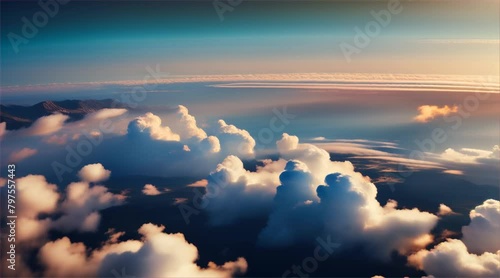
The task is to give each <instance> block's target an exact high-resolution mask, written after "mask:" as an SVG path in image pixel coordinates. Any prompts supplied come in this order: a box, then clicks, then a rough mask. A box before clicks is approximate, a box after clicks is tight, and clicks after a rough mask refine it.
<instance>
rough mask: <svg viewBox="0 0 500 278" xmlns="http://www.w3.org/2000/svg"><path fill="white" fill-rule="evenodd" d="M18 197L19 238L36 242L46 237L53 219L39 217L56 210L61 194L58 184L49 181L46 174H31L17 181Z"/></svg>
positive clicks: (22, 240)
mask: <svg viewBox="0 0 500 278" xmlns="http://www.w3.org/2000/svg"><path fill="white" fill-rule="evenodd" d="M16 186H17V197H18V206H17V214H18V225H19V227H23V228H22V229H18V231H17V234H16V235H17V240H19V241H20V242H31V243H33V244H36V243H37V242H38V241H40V240H42V239H43V238H45V236H46V233H47V231H48V230H49V228H50V225H51V220H50V219H48V218H45V219H39V216H40V215H41V214H52V213H55V212H56V209H57V204H58V200H59V198H60V194H59V193H58V192H57V186H56V185H55V184H50V183H48V182H47V180H46V179H45V177H44V176H38V175H29V176H26V177H21V178H18V179H17V181H16Z"/></svg>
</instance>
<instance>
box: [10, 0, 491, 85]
mask: <svg viewBox="0 0 500 278" xmlns="http://www.w3.org/2000/svg"><path fill="white" fill-rule="evenodd" d="M354 2H355V4H354ZM402 5H403V11H402V12H401V13H400V14H397V15H393V17H392V20H391V22H390V24H389V25H388V26H387V27H385V28H383V29H382V32H381V34H380V36H377V37H375V38H373V40H372V42H371V44H370V45H369V46H368V47H366V48H365V49H363V50H362V52H361V53H360V54H357V55H354V56H353V57H352V62H351V63H348V62H346V60H345V58H344V56H343V55H342V52H341V50H340V47H339V44H340V43H341V42H348V43H352V40H353V37H354V35H355V31H354V28H355V27H359V28H364V26H365V24H366V23H368V22H370V21H371V20H373V18H372V16H371V14H370V11H372V10H373V11H379V10H382V9H385V8H386V7H387V2H386V1H330V2H328V1H313V2H311V1H309V2H301V1H300V2H299V1H295V2H290V1H288V2H284V1H281V2H274V1H243V2H242V3H241V4H240V5H239V6H237V7H235V9H234V11H232V12H226V13H225V14H224V20H223V21H221V20H220V19H219V17H218V15H217V13H216V11H215V9H214V7H213V5H212V1H199V2H192V1H183V2H174V1H154V2H147V1H140V2H133V1H126V2H122V1H112V2H109V1H108V2H104V1H87V2H86V3H83V2H76V1H73V2H69V3H68V4H66V5H64V6H60V9H59V13H58V14H56V15H55V16H54V17H53V18H50V19H49V22H48V24H47V25H46V26H45V27H43V28H40V30H39V32H38V34H37V35H36V36H35V37H34V38H32V39H29V42H28V43H27V44H25V45H20V46H19V53H15V52H14V50H13V48H12V46H11V43H10V41H9V39H8V37H7V36H8V34H9V33H10V32H13V33H16V34H21V28H22V26H23V23H22V21H21V18H22V17H27V18H29V19H31V18H32V16H33V14H34V13H35V12H37V11H39V10H41V9H40V7H39V6H38V5H37V4H36V3H34V2H25V1H23V2H2V11H1V15H2V19H1V23H2V30H1V38H2V42H1V46H2V50H1V54H2V59H1V66H2V71H1V83H2V86H10V85H27V84H47V83H64V82H93V81H111V80H130V79H142V77H143V76H144V72H145V67H146V66H148V65H155V64H161V65H162V69H164V71H167V72H169V73H170V74H172V75H200V74H201V75H205V74H245V73H290V72H333V73H334V72H371V73H423V74H459V75H460V74H468V75H471V74H472V75H498V73H499V68H498V60H499V53H498V47H499V45H498V40H499V1H487V0H486V1H485V0H483V1H412V2H408V1H402Z"/></svg>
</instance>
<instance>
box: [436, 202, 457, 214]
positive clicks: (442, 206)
mask: <svg viewBox="0 0 500 278" xmlns="http://www.w3.org/2000/svg"><path fill="white" fill-rule="evenodd" d="M452 214H455V212H453V210H452V209H451V208H450V207H449V206H447V205H445V204H440V205H439V211H438V215H440V216H444V215H452Z"/></svg>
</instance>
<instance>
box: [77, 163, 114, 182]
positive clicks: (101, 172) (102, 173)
mask: <svg viewBox="0 0 500 278" xmlns="http://www.w3.org/2000/svg"><path fill="white" fill-rule="evenodd" d="M110 175H111V171H109V170H106V169H104V166H102V164H101V163H95V164H89V165H86V166H85V167H83V168H82V169H81V170H80V172H78V176H79V177H80V178H81V179H82V180H83V181H86V182H101V181H105V180H107V179H108V178H109V176H110Z"/></svg>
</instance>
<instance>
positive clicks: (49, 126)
mask: <svg viewBox="0 0 500 278" xmlns="http://www.w3.org/2000/svg"><path fill="white" fill-rule="evenodd" d="M68 118H69V117H68V116H67V115H63V114H53V115H49V116H45V117H41V118H39V119H38V120H36V121H35V122H34V123H33V124H32V125H31V126H30V127H29V128H27V129H25V130H24V132H25V133H26V134H27V135H38V136H42V135H49V134H52V133H54V132H57V131H59V130H60V129H61V128H62V127H63V126H64V122H65V121H66V120H67V119H68Z"/></svg>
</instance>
